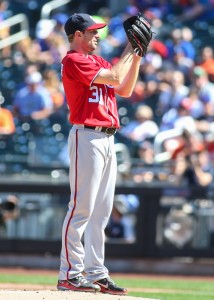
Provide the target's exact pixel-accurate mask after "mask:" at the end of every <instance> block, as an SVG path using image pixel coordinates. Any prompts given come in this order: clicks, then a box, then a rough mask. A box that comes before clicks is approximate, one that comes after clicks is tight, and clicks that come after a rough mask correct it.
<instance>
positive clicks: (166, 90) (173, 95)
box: [157, 70, 189, 116]
mask: <svg viewBox="0 0 214 300" xmlns="http://www.w3.org/2000/svg"><path fill="white" fill-rule="evenodd" d="M169 74H170V75H171V76H170V77H169V78H166V81H165V82H163V81H162V82H161V83H160V85H159V89H160V93H159V99H158V103H157V111H158V114H159V115H161V116H163V114H165V113H167V111H168V110H169V109H170V108H175V109H176V108H177V107H179V105H180V103H181V101H182V100H183V98H184V97H187V95H188V93H189V87H188V86H186V85H185V82H184V81H185V80H184V75H183V73H182V72H181V71H173V70H172V71H171V72H170V73H169Z"/></svg>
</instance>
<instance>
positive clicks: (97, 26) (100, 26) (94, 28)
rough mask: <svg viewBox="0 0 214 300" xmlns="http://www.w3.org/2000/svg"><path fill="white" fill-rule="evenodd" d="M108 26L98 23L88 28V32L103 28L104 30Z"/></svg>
mask: <svg viewBox="0 0 214 300" xmlns="http://www.w3.org/2000/svg"><path fill="white" fill-rule="evenodd" d="M106 25H107V24H105V23H96V24H94V25H91V26H89V27H87V28H86V29H87V30H96V29H101V28H104V27H105V26H106Z"/></svg>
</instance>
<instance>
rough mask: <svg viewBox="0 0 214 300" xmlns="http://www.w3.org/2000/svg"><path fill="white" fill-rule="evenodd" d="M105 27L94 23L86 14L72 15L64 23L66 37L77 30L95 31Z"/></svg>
mask: <svg viewBox="0 0 214 300" xmlns="http://www.w3.org/2000/svg"><path fill="white" fill-rule="evenodd" d="M105 26H106V24H105V23H96V22H95V20H94V19H93V18H92V17H91V16H90V15H88V14H73V15H72V16H71V17H70V18H68V20H67V21H66V22H65V25H64V29H65V33H66V35H70V34H73V33H75V32H76V31H77V30H79V31H85V30H86V29H87V30H96V29H101V28H103V27H105Z"/></svg>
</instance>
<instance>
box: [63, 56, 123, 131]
mask: <svg viewBox="0 0 214 300" xmlns="http://www.w3.org/2000/svg"><path fill="white" fill-rule="evenodd" d="M111 67H112V66H111V64H109V63H108V62H107V61H105V60H104V59H103V58H102V57H100V56H96V55H88V56H87V57H86V56H84V55H82V54H80V53H78V52H76V51H73V50H71V51H68V52H67V55H66V56H65V57H64V58H63V60H62V69H61V75H62V83H63V86H64V90H65V96H66V101H67V103H68V107H69V110H70V123H71V124H84V125H88V126H104V127H116V128H119V118H118V112H117V103H116V97H115V93H114V88H113V87H112V86H109V85H106V84H95V83H93V80H94V79H95V77H96V76H97V75H98V74H99V72H100V71H101V70H102V69H111Z"/></svg>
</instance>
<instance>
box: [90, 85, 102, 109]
mask: <svg viewBox="0 0 214 300" xmlns="http://www.w3.org/2000/svg"><path fill="white" fill-rule="evenodd" d="M90 91H91V97H90V98H89V99H88V102H94V103H98V102H99V104H101V105H104V99H103V91H102V89H101V88H98V86H96V85H93V86H91V87H90Z"/></svg>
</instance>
